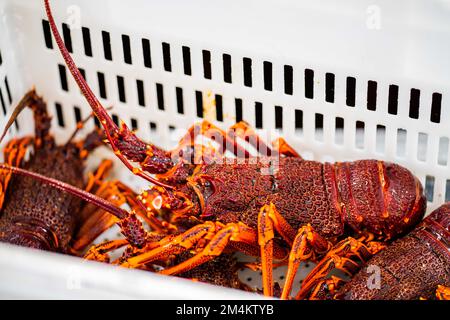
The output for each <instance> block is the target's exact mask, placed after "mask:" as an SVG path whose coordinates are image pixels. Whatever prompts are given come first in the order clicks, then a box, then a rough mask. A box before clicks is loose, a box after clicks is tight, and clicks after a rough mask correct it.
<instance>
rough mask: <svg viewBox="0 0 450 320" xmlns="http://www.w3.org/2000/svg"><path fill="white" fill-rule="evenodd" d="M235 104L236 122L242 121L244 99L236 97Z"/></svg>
mask: <svg viewBox="0 0 450 320" xmlns="http://www.w3.org/2000/svg"><path fill="white" fill-rule="evenodd" d="M234 106H235V111H236V122H240V121H242V120H243V116H242V99H239V98H236V99H234Z"/></svg>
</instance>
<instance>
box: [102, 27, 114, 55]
mask: <svg viewBox="0 0 450 320" xmlns="http://www.w3.org/2000/svg"><path fill="white" fill-rule="evenodd" d="M102 40H103V53H104V55H105V59H106V60H109V61H111V60H112V52H111V36H110V35H109V32H107V31H102Z"/></svg>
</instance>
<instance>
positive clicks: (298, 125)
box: [294, 109, 303, 134]
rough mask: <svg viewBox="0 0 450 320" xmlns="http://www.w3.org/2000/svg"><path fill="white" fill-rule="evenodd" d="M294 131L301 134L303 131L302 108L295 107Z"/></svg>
mask: <svg viewBox="0 0 450 320" xmlns="http://www.w3.org/2000/svg"><path fill="white" fill-rule="evenodd" d="M294 117H295V133H297V134H301V132H302V131H303V110H298V109H295V115H294Z"/></svg>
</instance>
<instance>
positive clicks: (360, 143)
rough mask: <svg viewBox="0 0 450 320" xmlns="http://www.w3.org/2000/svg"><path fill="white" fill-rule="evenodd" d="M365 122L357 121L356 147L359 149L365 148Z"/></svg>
mask: <svg viewBox="0 0 450 320" xmlns="http://www.w3.org/2000/svg"><path fill="white" fill-rule="evenodd" d="M365 127H366V125H365V123H364V122H362V121H356V132H355V147H356V148H358V149H364V131H365Z"/></svg>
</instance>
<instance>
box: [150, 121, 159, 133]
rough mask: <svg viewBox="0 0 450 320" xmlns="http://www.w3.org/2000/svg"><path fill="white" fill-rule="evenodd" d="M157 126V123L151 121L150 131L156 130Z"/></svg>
mask: <svg viewBox="0 0 450 320" xmlns="http://www.w3.org/2000/svg"><path fill="white" fill-rule="evenodd" d="M157 128H158V127H157V126H156V123H154V122H150V132H156V130H157Z"/></svg>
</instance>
